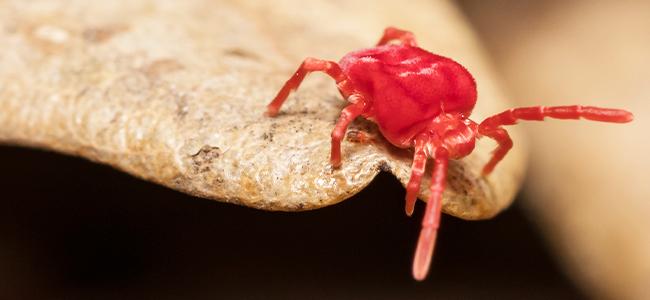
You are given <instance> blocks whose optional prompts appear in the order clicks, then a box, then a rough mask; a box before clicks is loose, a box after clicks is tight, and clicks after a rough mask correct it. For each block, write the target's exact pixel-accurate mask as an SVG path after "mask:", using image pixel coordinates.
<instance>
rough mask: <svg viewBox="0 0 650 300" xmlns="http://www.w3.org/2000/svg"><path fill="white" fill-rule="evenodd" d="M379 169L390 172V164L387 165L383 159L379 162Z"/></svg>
mask: <svg viewBox="0 0 650 300" xmlns="http://www.w3.org/2000/svg"><path fill="white" fill-rule="evenodd" d="M379 169H380V170H382V171H384V172H389V173H390V172H392V170H391V168H390V166H389V165H388V163H387V162H385V161H381V162H380V163H379Z"/></svg>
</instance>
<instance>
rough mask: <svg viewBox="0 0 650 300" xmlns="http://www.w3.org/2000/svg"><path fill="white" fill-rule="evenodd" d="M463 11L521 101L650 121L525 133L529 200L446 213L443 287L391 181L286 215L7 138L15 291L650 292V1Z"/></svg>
mask: <svg viewBox="0 0 650 300" xmlns="http://www.w3.org/2000/svg"><path fill="white" fill-rule="evenodd" d="M458 3H459V5H460V6H461V8H462V9H463V11H464V12H465V13H466V15H467V16H468V19H469V20H470V22H471V23H472V24H474V27H475V29H476V31H477V34H478V35H479V37H480V38H481V39H482V40H483V42H484V43H485V46H486V50H487V51H488V52H489V53H490V54H491V55H492V57H493V59H494V60H493V61H494V65H495V67H496V68H497V69H498V70H499V71H500V72H501V74H502V76H503V78H502V82H503V86H504V87H506V88H507V89H508V90H509V91H510V92H511V95H512V98H513V100H515V101H517V100H518V103H517V104H519V105H530V104H546V105H559V104H564V103H571V104H572V103H581V104H593V105H602V106H613V107H622V108H627V109H630V110H631V111H633V112H634V113H635V115H636V120H635V121H634V122H633V123H631V124H627V125H623V126H620V125H619V126H617V125H609V124H607V125H603V124H594V123H589V122H560V121H551V122H546V123H544V124H530V125H528V124H526V125H524V126H526V128H527V130H529V141H530V142H531V143H532V145H533V147H531V148H532V151H533V152H532V156H531V167H530V176H529V177H528V181H527V185H526V190H525V192H524V193H523V194H522V195H521V196H520V199H518V201H516V202H515V205H514V206H513V207H511V208H510V209H508V210H507V211H505V212H504V213H502V214H501V215H499V216H497V217H496V218H495V219H493V220H488V221H480V222H466V221H461V220H458V219H455V218H451V217H445V218H444V219H443V221H442V223H443V226H442V229H441V233H440V242H439V243H438V249H437V250H436V251H437V252H436V258H435V260H434V265H433V267H432V274H431V276H430V278H429V279H428V280H427V281H426V282H424V283H416V282H414V281H413V280H412V279H411V277H410V271H409V270H410V269H409V268H410V259H411V256H412V251H413V249H412V247H413V245H414V241H415V239H416V235H417V229H418V224H419V221H418V220H419V218H420V216H419V215H416V216H414V218H411V219H409V218H406V217H404V215H403V206H402V205H403V203H402V202H401V201H398V200H401V199H402V198H403V193H404V190H403V188H402V187H401V186H400V185H399V183H398V182H397V181H396V180H395V179H393V178H392V177H390V176H388V175H385V174H384V175H381V176H379V177H378V178H377V179H376V180H375V182H374V183H373V184H372V185H371V186H369V187H368V188H367V189H366V190H365V191H363V192H362V193H360V194H358V195H357V196H355V197H353V198H352V199H349V200H347V201H345V202H343V203H341V204H339V205H335V206H333V207H329V208H326V209H321V210H318V211H312V212H306V213H298V214H290V213H270V212H264V211H257V210H252V209H248V208H243V207H236V206H232V205H228V204H223V203H216V202H213V201H208V200H203V199H198V198H193V197H190V196H186V195H183V194H180V193H177V192H174V191H171V190H168V189H166V188H163V187H160V186H157V185H154V184H151V183H147V182H144V181H141V180H138V179H135V178H133V177H130V176H128V175H125V174H123V173H120V172H117V171H115V170H113V169H110V168H108V167H106V166H101V165H97V164H93V163H90V162H87V161H85V160H82V159H78V158H72V157H66V156H61V155H57V154H53V153H47V152H41V151H36V150H27V149H20V148H12V147H1V148H0V165H2V166H3V168H2V169H3V172H1V173H0V182H1V183H2V188H3V195H2V200H1V201H0V245H2V247H0V298H2V299H44V298H45V299H88V298H92V299H123V298H126V299H143V298H144V299H148V298H156V299H179V298H181V299H183V298H194V299H196V298H198V299H203V298H210V299H214V298H235V299H238V298H247V299H248V298H281V299H283V298H322V299H331V298H335V299H338V298H343V299H345V298H349V299H358V298H373V299H376V298H383V299H393V298H456V299H457V298H510V299H521V298H526V299H530V298H532V299H536V298H538V299H548V298H554V299H558V298H566V299H575V298H583V297H597V298H630V299H632V298H636V299H643V298H644V296H648V295H650V292H648V290H647V289H648V285H647V283H648V280H647V278H650V277H649V276H650V272H649V270H650V267H649V266H650V257H649V256H650V254H649V253H650V246H649V245H650V242H649V239H650V234H648V233H649V232H648V228H650V223H649V222H650V221H649V220H650V218H648V215H649V214H650V211H649V210H650V204H648V201H647V200H648V195H650V190H649V189H650V185H648V184H647V183H646V179H647V175H646V174H645V173H646V170H648V167H650V166H649V163H648V161H647V160H646V159H645V158H644V154H646V153H649V152H650V151H649V150H650V149H648V148H650V143H648V138H647V135H648V134H647V132H646V131H647V130H646V129H648V128H650V127H648V121H647V120H648V117H650V106H648V105H647V102H646V101H647V99H648V96H650V89H649V86H650V84H649V83H650V82H649V81H650V76H649V75H650V74H649V73H650V71H649V70H650V57H648V53H650V7H649V5H648V3H647V1H573V2H571V3H570V4H568V3H566V2H562V1H540V2H538V1H514V0H499V1H490V2H485V1H476V0H464V1H460V2H458ZM419 13H426V12H419ZM395 25H399V24H395ZM431 30H436V29H435V28H432V29H431ZM418 34H422V33H418ZM430 50H432V51H434V52H435V49H430ZM479 95H480V91H479Z"/></svg>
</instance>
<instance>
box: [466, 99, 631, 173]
mask: <svg viewBox="0 0 650 300" xmlns="http://www.w3.org/2000/svg"><path fill="white" fill-rule="evenodd" d="M544 117H549V118H554V119H575V120H577V119H580V118H583V119H587V120H592V121H600V122H612V123H627V122H630V121H632V118H633V115H632V113H630V112H628V111H625V110H622V109H612V108H600V107H593V106H580V105H571V106H533V107H522V108H513V109H509V110H506V111H504V112H502V113H500V114H497V115H494V116H492V117H489V118H487V119H485V120H484V121H483V122H481V124H480V125H479V126H478V132H479V134H480V135H483V136H487V137H490V138H493V139H495V140H496V141H497V143H499V146H498V147H497V149H496V150H495V151H494V154H493V156H492V159H490V161H489V162H488V163H487V164H486V165H485V167H484V168H483V174H489V173H490V172H492V170H493V169H494V167H495V166H496V164H497V163H498V162H499V161H501V159H503V157H504V156H505V155H506V153H508V150H510V148H512V140H510V137H509V136H508V132H506V131H505V129H503V128H501V126H503V125H514V124H516V123H517V120H531V121H542V120H544Z"/></svg>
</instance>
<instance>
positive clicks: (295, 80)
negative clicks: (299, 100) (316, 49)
mask: <svg viewBox="0 0 650 300" xmlns="http://www.w3.org/2000/svg"><path fill="white" fill-rule="evenodd" d="M314 71H322V72H325V73H327V75H329V76H330V77H332V78H333V79H334V80H335V81H336V85H337V86H338V88H339V90H340V91H341V92H342V93H343V95H344V96H345V97H347V96H349V95H350V94H352V93H353V92H354V88H353V87H352V86H351V83H350V81H349V80H348V77H347V76H346V75H345V74H344V73H343V71H342V70H341V67H339V65H338V64H337V63H335V62H333V61H326V60H320V59H316V58H306V59H305V60H304V61H303V62H302V64H301V65H300V67H298V70H296V73H294V74H293V76H292V77H291V78H289V80H287V82H286V83H285V84H284V86H283V87H282V89H280V91H279V92H278V94H277V95H276V96H275V98H274V99H273V101H271V103H269V105H267V110H266V115H268V116H270V117H274V116H276V115H277V114H278V111H279V110H280V107H281V106H282V103H284V100H286V99H287V97H288V96H289V93H291V91H293V90H296V89H297V88H298V86H300V83H301V82H302V80H303V79H305V76H307V74H309V73H310V72H314Z"/></svg>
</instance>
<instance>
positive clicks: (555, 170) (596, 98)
mask: <svg viewBox="0 0 650 300" xmlns="http://www.w3.org/2000/svg"><path fill="white" fill-rule="evenodd" d="M466 2H468V3H470V2H472V1H466ZM474 4H475V5H476V6H468V7H473V8H472V9H471V10H470V16H471V17H472V18H473V20H474V21H475V24H476V25H477V26H476V27H477V28H480V32H481V33H482V34H483V38H484V40H485V41H486V42H487V44H488V45H489V48H490V49H491V50H492V51H493V53H494V54H495V58H496V61H497V63H498V66H499V68H500V69H501V70H502V71H503V74H504V75H505V79H506V83H507V84H508V87H510V88H512V91H513V94H514V95H515V96H516V98H517V99H521V102H520V103H519V104H521V105H531V104H547V105H558V104H563V103H583V104H593V105H601V106H607V107H620V108H625V109H629V110H630V111H632V112H633V113H634V114H635V120H634V121H633V122H632V123H630V124H624V125H614V124H598V123H592V122H562V121H547V122H545V123H544V124H530V123H529V124H530V125H528V126H527V127H528V128H527V129H529V132H530V135H531V138H530V139H529V140H530V141H531V144H532V145H533V147H532V150H533V151H532V155H531V168H530V170H531V172H530V177H529V178H528V179H529V180H528V181H527V184H526V185H527V187H528V189H527V190H526V193H525V195H526V197H525V198H527V199H528V200H529V201H528V202H527V203H528V204H529V205H530V207H531V209H532V211H533V214H534V215H535V216H536V217H537V218H538V219H539V222H540V228H541V229H543V230H545V231H546V233H547V237H548V239H549V241H551V242H553V247H554V248H555V249H556V250H558V252H559V253H561V254H562V256H561V258H562V259H563V260H564V262H565V263H566V266H567V268H566V269H567V270H568V271H569V272H570V273H571V274H572V275H573V277H574V278H575V279H577V280H578V281H579V282H580V283H581V284H582V286H583V287H584V290H585V291H586V292H587V293H588V294H589V295H591V296H592V297H595V298H609V299H650V183H649V182H648V181H649V180H648V179H649V177H648V170H650V160H648V158H647V157H648V153H650V105H649V103H648V102H649V101H650V2H648V1H572V2H570V3H569V2H566V1H544V2H539V3H534V4H533V3H528V4H523V3H521V2H519V1H509V0H507V1H496V2H492V3H490V5H487V6H486V5H484V3H481V2H478V1H477V2H475V3H474ZM527 5H531V6H532V7H530V6H527Z"/></svg>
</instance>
